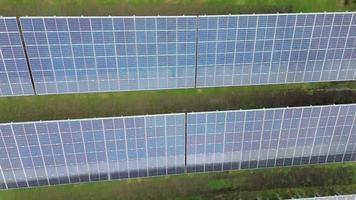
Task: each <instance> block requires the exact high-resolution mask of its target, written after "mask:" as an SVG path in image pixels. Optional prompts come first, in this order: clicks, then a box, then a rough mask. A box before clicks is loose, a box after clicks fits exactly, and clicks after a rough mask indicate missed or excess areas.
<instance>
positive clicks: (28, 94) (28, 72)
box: [0, 15, 35, 97]
mask: <svg viewBox="0 0 356 200" xmlns="http://www.w3.org/2000/svg"><path fill="white" fill-rule="evenodd" d="M2 19H3V20H6V19H14V20H16V27H17V33H18V37H19V39H20V44H19V45H21V49H22V55H23V56H22V58H21V59H24V60H25V65H26V69H25V70H26V72H27V79H28V82H27V83H26V84H30V85H31V86H30V90H31V91H29V92H30V93H24V92H22V93H16V92H14V91H13V90H12V89H11V94H0V97H6V96H8V97H11V96H32V95H35V93H34V89H33V86H32V81H31V75H30V70H29V67H28V63H27V58H26V56H25V49H24V45H23V41H22V37H21V36H22V31H21V29H20V27H19V24H18V22H19V21H18V18H17V17H12V16H1V15H0V20H2ZM0 32H1V31H0ZM4 33H6V31H5V32H4ZM0 46H1V44H0ZM0 50H1V49H0ZM3 59H4V57H3V56H2V60H3ZM16 59H20V58H16ZM4 68H6V67H5V66H4ZM5 73H8V72H7V71H5ZM8 84H9V85H11V83H10V82H8ZM17 84H22V83H17Z"/></svg>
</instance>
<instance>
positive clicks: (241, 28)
mask: <svg viewBox="0 0 356 200" xmlns="http://www.w3.org/2000/svg"><path fill="white" fill-rule="evenodd" d="M355 41H356V15H355V13H353V12H351V13H348V12H345V13H317V14H261V15H217V16H199V17H198V47H197V59H198V61H197V63H198V64H197V87H212V86H232V85H256V84H276V83H297V82H318V81H341V80H354V79H355V78H356V51H355V48H356V42H355Z"/></svg>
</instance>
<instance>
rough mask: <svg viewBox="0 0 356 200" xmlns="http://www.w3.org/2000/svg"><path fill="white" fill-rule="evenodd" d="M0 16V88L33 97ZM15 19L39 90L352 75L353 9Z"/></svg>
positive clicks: (14, 40) (355, 61)
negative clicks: (175, 15) (271, 12)
mask: <svg viewBox="0 0 356 200" xmlns="http://www.w3.org/2000/svg"><path fill="white" fill-rule="evenodd" d="M1 19H2V20H3V25H1V27H0V28H1V29H0V32H1V38H0V39H1V40H0V45H1V51H0V53H1V54H0V58H1V59H2V60H3V61H2V62H1V63H0V64H1V65H4V66H6V68H4V67H1V65H0V67H1V68H0V75H1V76H2V78H1V82H0V84H1V90H2V93H1V94H0V95H2V96H4V95H9V94H10V95H22V94H33V91H32V90H33V89H31V88H30V86H31V84H30V83H31V81H30V75H29V74H28V73H29V72H28V70H27V64H26V61H25V59H24V55H23V49H22V48H23V47H22V46H21V39H20V37H19V31H18V28H17V23H16V19H15V18H1ZM5 22H6V23H5ZM20 22H21V28H22V32H23V35H24V42H25V47H26V50H27V53H28V59H29V63H30V67H31V72H32V75H33V79H34V85H35V88H36V91H38V94H53V93H77V92H98V91H126V90H146V89H173V88H194V87H215V86H233V85H256V84H276V83H299V82H317V81H341V80H354V79H355V78H356V51H355V48H356V15H355V13H353V12H351V13H348V12H346V13H313V14H261V15H217V16H179V17H174V16H172V17H161V16H158V17H134V16H133V17H21V18H20ZM10 43H11V44H10ZM9 45H10V46H9ZM15 47H16V48H15ZM13 54H14V55H13ZM14 58H15V59H14ZM14 60H15V61H14ZM14 66H16V67H14ZM9 83H11V84H9ZM14 91H15V92H14Z"/></svg>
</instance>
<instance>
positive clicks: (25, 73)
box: [0, 17, 34, 96]
mask: <svg viewBox="0 0 356 200" xmlns="http://www.w3.org/2000/svg"><path fill="white" fill-rule="evenodd" d="M32 94H34V92H33V88H32V83H31V78H30V72H29V70H28V66H27V62H26V59H25V54H24V49H23V45H22V42H21V38H20V32H19V29H18V27H17V21H16V18H15V17H0V96H19V95H32Z"/></svg>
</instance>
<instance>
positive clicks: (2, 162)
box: [0, 114, 185, 189]
mask: <svg viewBox="0 0 356 200" xmlns="http://www.w3.org/2000/svg"><path fill="white" fill-rule="evenodd" d="M184 131H185V115H184V114H167V115H147V116H134V117H114V118H103V119H82V120H64V121H47V122H27V123H10V124H0V134H1V135H0V170H1V171H0V172H1V174H0V188H2V189H7V188H17V187H32V186H40V185H54V184H64V183H76V182H88V181H97V180H111V179H121V178H133V177H142V176H156V175H167V174H178V173H183V172H184V164H185V160H184V155H185V146H184V141H185V136H184Z"/></svg>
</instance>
